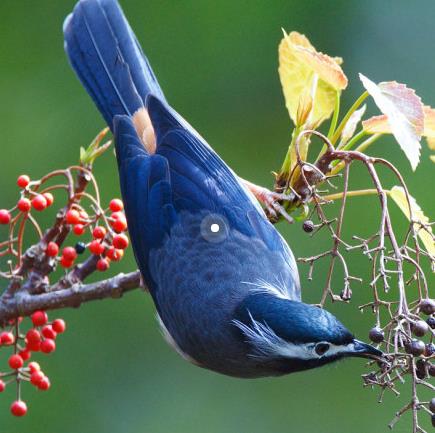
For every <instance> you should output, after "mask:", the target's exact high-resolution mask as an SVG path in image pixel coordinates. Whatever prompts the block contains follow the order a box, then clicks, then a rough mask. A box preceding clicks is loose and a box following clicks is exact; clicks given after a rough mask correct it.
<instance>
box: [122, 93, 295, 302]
mask: <svg viewBox="0 0 435 433" xmlns="http://www.w3.org/2000/svg"><path fill="white" fill-rule="evenodd" d="M146 105H147V108H148V112H149V115H150V118H151V121H152V124H153V127H154V130H155V133H156V137H157V151H156V154H154V155H150V154H148V153H147V152H146V151H145V150H143V146H139V144H140V142H139V141H138V139H137V136H136V133H135V130H134V126H133V124H132V122H131V120H129V119H128V118H126V117H120V118H118V120H117V121H116V122H115V131H116V142H117V155H118V161H119V162H120V166H119V168H120V177H121V187H122V190H123V195H124V197H126V199H125V201H126V202H127V203H134V204H133V205H130V206H129V207H130V208H127V209H126V211H127V216H128V220H129V222H130V224H129V226H130V231H131V235H132V238H133V239H140V240H139V241H137V242H136V245H135V254H136V256H138V257H137V258H138V262H139V263H142V264H144V265H143V266H144V268H147V263H148V257H149V252H150V250H152V249H153V248H157V247H159V246H160V245H161V243H162V242H163V240H164V239H165V237H166V236H167V235H169V230H170V228H171V227H172V225H173V224H174V223H175V222H176V221H177V218H178V215H179V214H180V213H181V212H183V211H186V212H190V213H197V212H204V211H207V212H210V213H211V214H219V215H222V216H223V217H224V218H225V219H226V221H228V223H229V225H230V227H231V229H234V230H237V231H239V232H240V233H242V234H243V235H245V236H249V237H255V238H256V239H261V240H262V241H263V242H264V244H265V245H266V246H267V247H268V249H269V250H270V251H274V252H279V253H280V254H281V255H282V257H283V258H284V260H285V262H286V263H287V264H288V266H289V267H290V268H291V270H292V271H291V272H292V274H293V275H294V284H293V287H289V288H288V290H289V293H288V295H289V297H291V298H292V299H300V291H299V279H298V272H297V267H296V263H295V260H294V257H293V254H292V253H291V251H290V249H289V247H288V245H287V244H286V242H285V241H284V240H283V239H282V237H281V236H280V234H279V233H278V232H277V231H276V229H275V228H274V227H273V226H272V225H271V224H270V223H269V221H267V219H266V217H265V216H264V213H263V211H262V210H261V208H260V207H259V206H258V204H257V203H256V202H255V200H253V198H252V196H251V195H250V193H249V192H247V190H246V189H245V188H244V186H243V185H242V184H241V183H240V181H239V180H238V178H237V176H236V175H235V174H234V173H233V171H232V170H231V169H230V168H229V167H228V166H227V165H226V164H225V163H224V162H223V161H222V159H221V158H220V157H219V156H218V155H217V154H216V153H215V152H214V151H213V150H212V149H211V148H210V146H209V145H208V144H207V143H206V142H205V141H204V140H203V139H202V138H201V137H200V135H199V134H198V133H197V132H196V131H195V130H194V129H193V128H192V127H191V126H190V125H189V124H188V123H187V122H186V121H185V120H184V119H183V118H182V117H181V116H179V115H178V114H177V113H176V112H175V111H174V110H173V109H172V108H171V107H169V106H168V105H167V104H166V103H165V102H163V101H161V100H160V99H159V98H157V97H155V96H153V95H150V96H149V97H148V99H147V101H146ZM132 207H134V209H132ZM142 271H143V273H144V272H145V275H146V272H148V271H147V270H146V269H143V270H142ZM290 292H291V293H290Z"/></svg>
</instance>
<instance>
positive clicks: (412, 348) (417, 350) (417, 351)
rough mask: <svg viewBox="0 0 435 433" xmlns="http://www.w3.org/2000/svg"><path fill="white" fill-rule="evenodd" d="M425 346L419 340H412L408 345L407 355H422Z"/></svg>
mask: <svg viewBox="0 0 435 433" xmlns="http://www.w3.org/2000/svg"><path fill="white" fill-rule="evenodd" d="M425 348H426V346H425V344H424V343H423V341H421V340H412V341H411V344H409V353H410V354H411V355H414V356H420V355H423V353H424V350H425Z"/></svg>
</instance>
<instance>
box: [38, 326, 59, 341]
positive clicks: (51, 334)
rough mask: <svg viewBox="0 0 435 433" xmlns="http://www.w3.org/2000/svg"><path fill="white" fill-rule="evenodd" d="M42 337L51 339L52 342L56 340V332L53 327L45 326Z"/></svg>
mask: <svg viewBox="0 0 435 433" xmlns="http://www.w3.org/2000/svg"><path fill="white" fill-rule="evenodd" d="M41 332H42V335H43V336H44V337H45V338H50V339H52V340H54V339H55V338H56V335H57V334H56V331H55V330H54V329H53V327H52V326H51V325H45V326H44V327H43V328H42V330H41Z"/></svg>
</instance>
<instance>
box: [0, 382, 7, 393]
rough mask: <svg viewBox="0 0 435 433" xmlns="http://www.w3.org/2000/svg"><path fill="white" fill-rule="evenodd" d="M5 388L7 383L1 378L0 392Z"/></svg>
mask: <svg viewBox="0 0 435 433" xmlns="http://www.w3.org/2000/svg"><path fill="white" fill-rule="evenodd" d="M5 388H6V384H5V383H4V382H3V381H2V380H0V392H3V391H4V390H5Z"/></svg>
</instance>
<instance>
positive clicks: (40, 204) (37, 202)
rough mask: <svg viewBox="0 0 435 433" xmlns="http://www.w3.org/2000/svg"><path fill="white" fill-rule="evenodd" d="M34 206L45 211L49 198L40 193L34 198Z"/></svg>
mask: <svg viewBox="0 0 435 433" xmlns="http://www.w3.org/2000/svg"><path fill="white" fill-rule="evenodd" d="M32 206H33V208H34V209H35V210H37V211H43V210H44V209H45V208H46V207H47V199H46V198H45V197H44V196H43V195H42V194H38V195H37V196H36V197H34V198H33V199H32Z"/></svg>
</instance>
